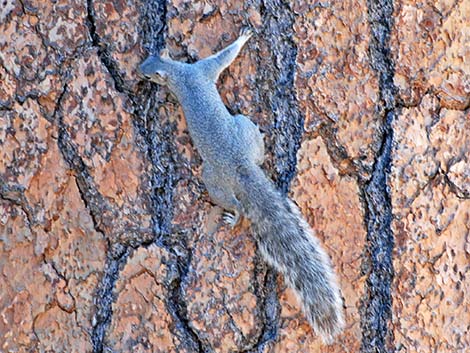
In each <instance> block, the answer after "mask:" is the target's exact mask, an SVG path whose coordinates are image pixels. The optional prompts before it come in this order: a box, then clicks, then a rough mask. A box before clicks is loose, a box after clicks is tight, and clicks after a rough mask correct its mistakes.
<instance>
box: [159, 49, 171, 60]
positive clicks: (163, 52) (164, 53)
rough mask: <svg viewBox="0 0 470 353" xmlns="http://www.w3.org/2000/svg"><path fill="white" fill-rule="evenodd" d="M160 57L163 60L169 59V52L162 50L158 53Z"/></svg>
mask: <svg viewBox="0 0 470 353" xmlns="http://www.w3.org/2000/svg"><path fill="white" fill-rule="evenodd" d="M160 57H161V58H163V59H170V51H169V50H168V49H167V48H163V49H162V50H161V51H160Z"/></svg>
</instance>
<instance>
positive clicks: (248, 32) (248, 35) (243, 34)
mask: <svg viewBox="0 0 470 353" xmlns="http://www.w3.org/2000/svg"><path fill="white" fill-rule="evenodd" d="M251 36H253V30H252V29H251V28H250V27H243V28H242V29H241V31H240V37H245V38H246V40H248V39H250V38H251Z"/></svg>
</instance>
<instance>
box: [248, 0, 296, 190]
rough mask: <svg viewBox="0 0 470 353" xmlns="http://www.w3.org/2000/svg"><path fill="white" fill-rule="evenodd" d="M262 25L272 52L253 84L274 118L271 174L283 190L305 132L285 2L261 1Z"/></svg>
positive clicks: (291, 18) (291, 23)
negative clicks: (297, 93) (297, 91)
mask: <svg viewBox="0 0 470 353" xmlns="http://www.w3.org/2000/svg"><path fill="white" fill-rule="evenodd" d="M260 8H261V16H262V18H263V23H264V26H263V27H262V28H261V33H260V36H261V37H262V40H263V41H265V42H266V43H267V44H268V46H269V48H270V53H271V56H270V57H267V58H259V63H258V67H260V68H261V67H262V68H264V69H263V70H260V71H259V73H258V79H257V82H256V83H257V84H256V87H257V89H258V92H257V94H258V98H259V99H258V101H259V102H261V103H262V109H263V111H265V112H267V113H268V114H269V115H270V116H271V115H272V118H273V120H274V122H273V125H272V126H271V130H270V134H271V135H272V143H271V144H270V145H271V146H272V147H270V146H268V148H269V149H270V151H271V152H272V154H273V156H274V165H273V167H274V168H273V169H274V170H273V173H274V175H273V177H274V179H275V181H276V182H277V184H278V186H279V187H280V189H281V190H282V191H283V192H284V193H286V192H287V191H288V190H289V185H290V182H291V181H292V179H293V178H294V176H295V172H296V167H297V151H298V150H299V148H300V143H301V139H302V136H303V133H304V117H303V115H302V113H301V112H300V110H299V106H298V103H297V99H296V92H295V86H294V76H295V72H296V58H297V45H296V44H295V43H294V40H293V26H294V21H295V18H294V13H293V11H292V10H291V8H290V7H289V5H288V3H284V2H282V1H280V0H269V1H262V2H261V4H260ZM265 34H266V35H265Z"/></svg>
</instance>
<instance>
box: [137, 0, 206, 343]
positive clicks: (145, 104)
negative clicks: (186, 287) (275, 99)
mask: <svg viewBox="0 0 470 353" xmlns="http://www.w3.org/2000/svg"><path fill="white" fill-rule="evenodd" d="M166 16H167V4H166V1H165V0H158V1H143V4H142V8H141V28H140V33H141V37H142V41H143V46H144V47H145V48H146V49H147V50H148V52H149V53H152V54H155V53H158V52H159V51H160V50H161V49H162V48H163V47H164V33H165V32H166V30H167V28H166ZM157 96H158V89H157V88H156V86H155V85H154V84H150V83H145V84H144V85H143V86H142V88H141V90H140V91H139V94H138V95H136V96H135V97H134V105H135V106H136V107H137V108H136V113H135V115H136V120H135V124H136V128H137V130H138V131H139V133H140V135H141V136H143V138H144V140H145V144H146V149H147V151H146V152H147V154H148V156H149V158H150V161H151V164H152V168H153V172H152V176H151V184H152V190H153V192H152V197H151V204H152V209H153V217H154V225H155V234H156V243H157V245H159V246H161V247H163V248H165V249H166V250H167V251H169V252H170V253H171V254H173V255H174V257H172V260H170V261H169V263H168V266H169V267H170V268H171V269H172V271H171V273H172V276H171V280H170V281H169V283H168V284H167V285H166V289H167V290H168V295H167V297H166V305H167V308H168V311H169V313H170V314H171V316H172V318H173V320H174V326H173V327H172V328H170V329H171V331H172V333H173V334H174V335H175V336H176V337H178V338H179V339H180V344H181V345H182V346H183V347H182V348H184V349H185V350H187V351H190V352H206V351H208V349H207V348H206V347H204V345H203V343H202V341H201V340H200V339H199V337H198V335H197V333H196V332H195V331H194V330H193V329H192V327H191V325H190V324H189V319H188V313H187V304H186V300H185V298H184V293H183V283H184V280H185V278H186V276H187V273H188V271H189V267H190V263H191V257H192V253H191V249H190V248H189V246H188V244H187V235H186V234H185V233H181V234H175V233H174V232H173V229H172V227H171V220H172V216H173V214H172V209H173V204H172V198H173V193H172V190H173V189H174V186H175V184H176V180H175V173H176V164H177V158H178V157H177V156H176V155H175V153H176V152H175V151H176V148H175V147H174V145H173V142H172V140H173V138H174V137H173V136H174V135H175V127H174V126H173V125H171V124H170V123H168V122H165V121H162V118H161V117H160V116H159V112H158V111H159V108H160V107H161V106H162V105H163V104H164V103H165V102H164V101H161V100H159V99H158V97H157ZM178 349H179V348H178Z"/></svg>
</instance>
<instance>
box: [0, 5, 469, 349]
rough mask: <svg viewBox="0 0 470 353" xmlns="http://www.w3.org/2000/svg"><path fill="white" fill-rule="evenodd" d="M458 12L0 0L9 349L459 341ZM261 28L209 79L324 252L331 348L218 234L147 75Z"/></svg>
mask: <svg viewBox="0 0 470 353" xmlns="http://www.w3.org/2000/svg"><path fill="white" fill-rule="evenodd" d="M469 14H470V4H469V2H468V1H458V0H449V1H435V2H429V1H418V2H416V1H407V0H396V1H391V0H360V1H355V2H349V1H346V2H339V1H337V2H319V1H314V2H311V1H301V0H298V1H293V2H282V1H280V0H269V1H267V0H266V1H260V0H249V1H246V2H242V1H231V2H228V1H218V0H211V1H189V0H177V1H170V0H168V1H163V0H158V1H138V0H122V1H100V2H98V1H94V0H87V1H85V0H84V1H81V2H68V1H62V0H59V1H55V2H44V1H33V0H21V1H17V0H6V1H4V2H2V6H1V7H0V79H1V81H0V276H1V281H0V314H1V320H0V351H1V352H93V353H98V352H131V351H132V352H188V353H192V352H233V353H235V352H253V353H254V352H257V353H261V352H263V353H267V352H279V353H281V352H299V353H300V352H302V353H304V352H344V351H346V352H436V351H438V352H467V351H469V350H470V340H469V337H470V332H469V331H470V328H469V326H468V323H469V322H470V305H469V301H468V294H467V293H469V292H470V278H469V276H470V266H469V259H470V246H469V237H470V216H469V210H470V200H469V198H470V163H469V158H470V147H469V146H470V111H469V109H470V76H469V72H470V50H469V46H468V43H469V42H470V29H469V27H468V23H469V22H470V18H469V16H470V15H469ZM243 26H251V27H253V28H254V29H255V32H256V35H255V36H254V37H253V38H252V39H251V40H250V41H249V42H248V43H247V46H246V47H245V48H244V49H243V51H242V53H241V55H240V57H239V58H238V59H237V60H236V61H235V62H234V63H233V64H232V65H231V66H230V67H229V68H228V69H227V70H226V71H225V72H224V73H223V74H222V76H221V78H220V80H219V83H218V85H219V89H220V92H221V95H222V98H223V100H224V102H225V103H226V105H227V107H228V109H229V110H230V111H231V112H233V113H234V114H236V113H243V114H245V115H249V116H250V117H251V118H252V119H253V120H254V121H255V122H256V123H258V124H259V125H260V127H261V128H262V130H263V131H264V132H265V142H266V143H267V147H268V148H267V160H266V162H265V165H264V167H265V169H266V171H267V173H268V174H269V175H270V176H271V177H272V178H273V179H274V180H275V181H276V183H277V185H278V186H279V188H280V189H281V190H282V191H283V192H286V193H288V194H289V195H290V196H291V197H292V198H293V199H294V200H295V201H296V202H297V204H298V205H299V206H300V208H301V209H302V212H303V214H304V215H305V216H306V218H307V220H308V222H309V223H310V224H311V226H312V227H313V228H314V230H315V232H316V234H317V235H318V237H319V238H320V239H321V241H322V243H323V244H324V246H325V248H326V249H327V251H328V253H329V254H330V255H331V257H332V260H333V263H334V265H335V268H336V270H337V272H338V276H339V279H340V283H341V288H342V292H343V296H344V298H345V310H346V318H347V327H346V330H345V332H344V334H343V335H341V336H340V337H338V340H337V343H335V344H333V345H331V346H328V347H325V346H323V345H322V344H321V343H320V340H319V339H318V338H317V337H316V335H315V333H314V332H312V330H311V329H310V327H309V326H308V324H307V322H306V320H305V318H304V317H303V315H302V313H301V311H300V307H299V305H298V303H297V301H296V298H295V297H294V295H293V292H292V291H291V290H290V289H288V288H286V287H285V285H284V282H283V280H282V278H281V276H279V275H277V274H276V273H275V272H274V271H272V270H271V269H269V268H268V266H266V265H265V264H264V262H263V261H262V259H261V258H260V257H259V256H258V254H257V250H256V244H255V243H254V241H253V239H252V236H251V233H250V230H249V224H248V222H244V223H243V224H242V225H241V226H240V227H237V228H236V229H235V230H234V231H228V230H226V229H224V227H221V226H220V209H218V208H216V207H213V206H212V205H211V203H210V202H209V198H208V196H207V193H206V191H205V189H204V186H203V185H202V183H201V181H200V174H201V160H200V158H199V156H198V155H197V153H196V152H195V151H194V149H193V146H192V144H191V140H190V137H189V135H188V131H187V128H186V124H185V121H184V117H183V114H182V110H181V108H180V106H179V104H178V103H177V102H176V101H175V99H174V98H173V97H172V96H171V95H170V94H169V92H168V91H167V90H166V89H164V88H160V87H157V86H155V85H153V84H150V83H148V82H142V81H140V80H139V78H138V76H137V75H136V67H137V65H138V63H139V62H140V61H141V60H143V58H144V57H145V56H146V55H147V54H148V52H158V51H159V50H160V49H162V48H163V47H167V48H168V49H169V50H170V53H171V55H172V57H173V58H175V59H178V60H183V61H187V62H193V61H195V60H197V59H199V58H203V57H206V56H208V55H210V54H212V53H214V52H215V51H217V50H219V49H221V48H222V47H224V46H226V45H227V44H229V43H230V42H231V41H232V40H234V39H235V38H236V37H237V35H238V32H239V29H240V28H241V27H243Z"/></svg>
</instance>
